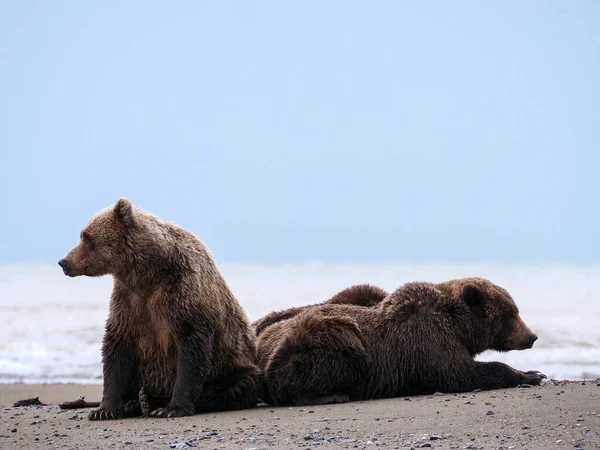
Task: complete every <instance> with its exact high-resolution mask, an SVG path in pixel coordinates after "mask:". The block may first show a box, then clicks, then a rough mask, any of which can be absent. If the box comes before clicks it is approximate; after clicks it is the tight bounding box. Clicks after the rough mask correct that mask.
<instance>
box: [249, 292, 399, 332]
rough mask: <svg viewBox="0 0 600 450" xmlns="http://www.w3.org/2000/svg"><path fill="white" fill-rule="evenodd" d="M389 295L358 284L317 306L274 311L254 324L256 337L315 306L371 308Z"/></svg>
mask: <svg viewBox="0 0 600 450" xmlns="http://www.w3.org/2000/svg"><path fill="white" fill-rule="evenodd" d="M387 295H388V293H387V292H386V291H384V290H383V289H380V288H378V287H377V286H372V285H370V284H358V285H356V286H352V287H349V288H347V289H344V290H342V291H340V292H338V293H337V294H336V295H334V296H333V297H331V298H330V299H329V300H326V301H324V302H322V303H318V304H316V305H306V306H300V307H295V308H289V309H286V310H283V311H274V312H272V313H269V314H267V315H266V316H264V317H263V318H261V319H259V320H257V321H255V322H253V323H252V326H253V327H254V329H255V331H256V335H257V336H260V334H261V333H262V332H263V331H264V330H265V329H266V328H267V327H269V326H271V325H273V324H274V323H277V322H281V321H282V320H286V319H291V318H292V317H294V316H297V315H298V314H300V313H301V312H303V311H306V310H307V309H309V308H312V307H313V306H318V305H356V306H363V307H371V306H375V305H378V304H379V303H380V302H381V301H382V300H383V299H384V298H385V297H386V296H387Z"/></svg>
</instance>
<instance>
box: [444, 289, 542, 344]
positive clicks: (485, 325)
mask: <svg viewBox="0 0 600 450" xmlns="http://www.w3.org/2000/svg"><path fill="white" fill-rule="evenodd" d="M455 283H456V285H455V287H456V288H457V289H458V291H459V295H460V298H461V299H462V301H463V302H465V303H466V304H467V306H468V308H469V310H470V311H471V312H472V314H473V316H474V320H476V321H478V326H477V329H479V330H484V336H479V335H478V334H479V333H475V335H474V336H473V339H475V340H477V341H478V342H477V344H476V347H479V348H478V349H477V350H480V351H483V350H497V351H500V352H506V351H510V350H525V349H528V348H531V347H533V343H534V342H535V341H536V340H537V338H538V337H537V335H536V334H535V333H533V332H532V331H531V329H529V327H528V326H527V325H525V323H524V322H523V320H522V319H521V317H520V316H519V309H518V308H517V305H516V304H515V302H514V300H513V299H512V297H511V296H510V294H509V293H508V292H507V291H506V289H504V288H502V287H500V286H497V285H495V284H494V283H492V282H491V281H488V280H486V279H483V278H467V279H463V280H456V282H455ZM480 351H477V353H480Z"/></svg>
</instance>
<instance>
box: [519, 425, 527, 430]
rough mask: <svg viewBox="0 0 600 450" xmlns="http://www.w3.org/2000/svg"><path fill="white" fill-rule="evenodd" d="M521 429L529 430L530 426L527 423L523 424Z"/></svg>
mask: <svg viewBox="0 0 600 450" xmlns="http://www.w3.org/2000/svg"><path fill="white" fill-rule="evenodd" d="M521 430H529V427H528V426H527V425H523V426H522V427H521Z"/></svg>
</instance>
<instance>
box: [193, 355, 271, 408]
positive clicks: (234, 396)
mask: <svg viewBox="0 0 600 450" xmlns="http://www.w3.org/2000/svg"><path fill="white" fill-rule="evenodd" d="M258 397H259V370H258V367H256V366H255V365H249V366H243V367H237V368H236V369H235V371H234V373H232V374H231V375H228V376H224V377H221V378H219V379H218V380H216V381H215V382H214V383H211V384H209V385H207V386H205V389H204V392H203V393H202V396H201V398H200V400H199V403H198V406H197V407H196V412H198V413H204V412H216V411H232V410H236V409H247V408H253V407H255V406H256V404H257V403H258Z"/></svg>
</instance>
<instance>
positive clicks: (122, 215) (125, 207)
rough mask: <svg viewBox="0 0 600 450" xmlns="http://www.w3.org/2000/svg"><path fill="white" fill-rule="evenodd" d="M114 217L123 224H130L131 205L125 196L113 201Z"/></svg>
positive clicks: (131, 215)
mask: <svg viewBox="0 0 600 450" xmlns="http://www.w3.org/2000/svg"><path fill="white" fill-rule="evenodd" d="M114 211H115V217H116V218H117V220H119V221H120V222H123V223H124V224H125V225H131V224H132V223H133V205H132V204H131V202H130V201H129V200H127V199H126V198H120V199H119V200H118V201H117V203H115V209H114Z"/></svg>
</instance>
